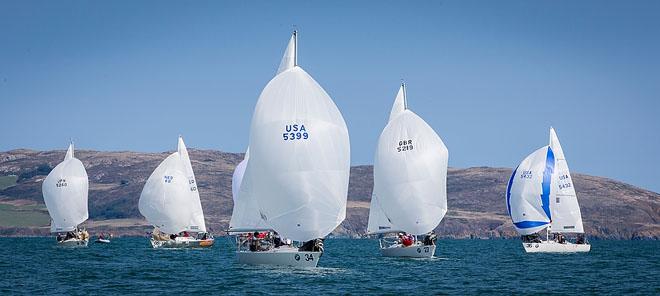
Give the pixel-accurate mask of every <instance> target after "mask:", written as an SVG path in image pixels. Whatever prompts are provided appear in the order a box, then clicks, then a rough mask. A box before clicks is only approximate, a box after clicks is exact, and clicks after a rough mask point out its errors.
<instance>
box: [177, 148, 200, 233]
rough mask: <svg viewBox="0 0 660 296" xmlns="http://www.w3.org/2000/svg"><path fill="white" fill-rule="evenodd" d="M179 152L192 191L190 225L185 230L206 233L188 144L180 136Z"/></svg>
mask: <svg viewBox="0 0 660 296" xmlns="http://www.w3.org/2000/svg"><path fill="white" fill-rule="evenodd" d="M177 146H178V148H177V151H178V153H179V155H180V156H181V162H183V166H184V168H185V172H186V177H187V178H188V187H189V189H190V192H189V194H190V197H191V199H190V209H191V212H190V223H188V227H186V229H185V230H187V231H193V232H206V222H205V221H204V211H203V210H202V201H201V199H200V198H199V190H198V188H197V180H195V173H194V172H193V169H192V164H191V163H190V156H188V149H187V148H186V144H185V143H183V138H182V137H181V136H179V143H178V145H177Z"/></svg>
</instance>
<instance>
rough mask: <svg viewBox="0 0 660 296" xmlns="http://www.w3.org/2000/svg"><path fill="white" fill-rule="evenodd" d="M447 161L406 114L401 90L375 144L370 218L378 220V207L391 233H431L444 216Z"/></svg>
mask: <svg viewBox="0 0 660 296" xmlns="http://www.w3.org/2000/svg"><path fill="white" fill-rule="evenodd" d="M448 155H449V153H448V150H447V147H446V146H445V144H444V143H443V142H442V140H441V139H440V137H439V136H438V135H437V134H436V133H435V131H434V130H433V128H431V127H430V126H429V125H428V124H427V123H426V122H425V121H424V120H423V119H422V118H420V117H419V116H417V114H415V113H414V112H412V111H410V110H408V109H407V108H406V98H405V86H404V85H402V86H401V89H400V90H399V93H398V95H397V99H396V100H395V102H394V106H393V107H392V111H391V113H390V121H389V122H388V124H387V126H386V127H385V129H384V130H383V132H382V133H381V135H380V138H379V140H378V148H377V150H376V156H375V163H374V191H373V195H372V196H375V197H377V199H376V200H372V204H371V209H370V213H371V212H374V213H375V214H374V215H370V217H373V218H376V217H380V216H381V215H382V214H380V213H378V211H379V209H378V208H379V207H378V205H380V209H381V210H382V212H383V214H385V216H386V217H387V218H388V220H389V222H390V223H391V225H392V228H395V229H397V230H402V231H405V232H407V233H411V234H424V233H428V232H429V231H431V230H433V229H435V227H437V226H438V224H439V223H440V221H441V220H442V218H443V217H444V216H445V214H446V213H447V185H446V184H447V183H446V182H447V161H448ZM370 222H371V221H370ZM374 222H375V221H374ZM371 225H374V224H373V223H371ZM379 228H380V225H379ZM371 230H374V229H373V228H372V229H371ZM371 230H369V231H370V232H372V231H371Z"/></svg>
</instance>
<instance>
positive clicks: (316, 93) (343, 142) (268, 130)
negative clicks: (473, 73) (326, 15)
mask: <svg viewBox="0 0 660 296" xmlns="http://www.w3.org/2000/svg"><path fill="white" fill-rule="evenodd" d="M295 46H296V35H295V33H294V36H293V39H292V41H290V42H289V46H288V47H287V51H286V53H285V56H284V58H283V61H282V63H281V65H283V66H281V67H280V69H279V70H278V74H277V75H276V76H275V77H274V78H273V79H272V80H271V81H270V82H269V83H268V84H267V85H266V87H265V88H264V90H263V91H262V93H261V95H260V96H259V100H258V102H257V105H256V107H255V111H254V115H253V118H252V123H251V127H250V160H249V162H248V164H247V168H246V171H245V175H244V177H243V183H242V185H241V189H240V193H239V199H243V197H244V194H247V195H248V196H249V197H250V198H254V199H255V200H256V201H257V204H258V208H259V215H260V217H261V218H262V219H263V220H264V221H265V222H266V223H267V225H268V226H270V227H271V228H272V229H274V230H275V231H277V232H279V233H280V234H281V235H282V236H283V237H287V238H290V239H293V240H297V241H307V240H311V239H315V238H321V237H325V236H326V235H328V234H329V233H330V232H332V231H333V230H334V229H335V228H336V227H337V226H338V225H339V224H340V223H341V222H342V221H343V220H344V218H345V217H346V195H347V192H348V176H349V169H350V150H349V149H350V148H349V138H348V130H347V128H346V123H345V122H344V119H343V117H342V115H341V113H340V112H339V110H338V109H337V106H336V105H335V104H334V102H333V101H332V99H331V98H330V96H328V94H327V93H326V92H325V90H323V88H322V87H321V86H320V85H319V84H318V83H317V82H316V81H315V80H314V79H313V78H312V77H311V76H309V74H307V72H305V71H304V70H303V69H302V68H300V67H299V66H297V65H296V64H295V60H296V57H295V53H296V48H295ZM291 53H293V57H292V56H291ZM291 59H293V61H294V62H293V63H291V62H289V60H291Z"/></svg>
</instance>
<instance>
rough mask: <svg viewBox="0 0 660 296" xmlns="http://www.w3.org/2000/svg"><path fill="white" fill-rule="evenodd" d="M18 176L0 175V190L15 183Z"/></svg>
mask: <svg viewBox="0 0 660 296" xmlns="http://www.w3.org/2000/svg"><path fill="white" fill-rule="evenodd" d="M17 180H18V176H0V190H3V189H5V188H9V187H11V186H14V185H16V181H17Z"/></svg>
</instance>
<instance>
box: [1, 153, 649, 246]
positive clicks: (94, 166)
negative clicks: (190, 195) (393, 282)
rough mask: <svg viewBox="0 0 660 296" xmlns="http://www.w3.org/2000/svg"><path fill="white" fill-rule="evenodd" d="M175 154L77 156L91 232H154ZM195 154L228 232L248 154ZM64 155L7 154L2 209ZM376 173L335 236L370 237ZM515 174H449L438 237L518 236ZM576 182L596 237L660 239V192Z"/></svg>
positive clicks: (209, 203)
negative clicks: (9, 182)
mask: <svg viewBox="0 0 660 296" xmlns="http://www.w3.org/2000/svg"><path fill="white" fill-rule="evenodd" d="M169 153H171V152H167V153H137V152H99V151H86V150H79V151H76V157H77V158H79V159H80V160H81V161H82V162H83V164H84V165H85V167H86V169H87V173H88V175H89V181H90V192H89V212H90V220H91V221H90V222H88V228H90V229H91V230H92V231H94V230H97V231H100V230H104V231H105V230H111V231H114V232H116V233H119V234H142V233H144V232H145V231H148V230H149V228H150V227H149V226H148V225H146V222H145V221H144V220H143V219H142V216H141V215H140V213H139V211H138V208H137V205H138V198H139V196H140V192H141V191H142V186H143V185H144V182H145V181H146V179H147V178H148V177H149V175H150V174H151V172H152V171H153V170H154V169H155V168H156V166H157V165H158V164H159V163H160V161H162V160H163V159H165V157H167V155H168V154H169ZM189 153H190V157H191V160H192V166H193V169H194V171H195V176H196V178H197V183H198V188H199V192H200V195H201V199H202V206H203V208H204V213H205V215H206V220H207V225H208V226H209V228H210V229H212V230H213V232H215V233H220V232H222V231H223V230H225V229H226V228H227V224H228V222H229V218H230V216H231V211H232V206H233V203H232V198H231V176H232V173H233V170H234V167H235V166H236V165H237V164H238V163H239V162H240V161H241V160H242V158H243V155H242V154H236V153H224V152H219V151H213V150H196V149H190V150H189ZM64 154H65V152H64V151H63V150H59V151H33V150H12V151H8V152H0V176H5V175H17V176H19V178H18V182H17V184H16V185H14V186H11V187H8V188H6V189H4V190H1V191H0V204H3V203H4V204H11V205H16V204H32V205H34V204H37V205H38V204H43V198H42V196H41V182H42V181H43V179H44V178H45V177H46V175H47V174H48V172H49V171H50V170H51V169H52V168H53V167H54V166H55V165H57V164H58V163H59V162H60V161H62V159H63V158H64ZM372 173H373V172H372V167H371V166H355V167H352V168H351V177H350V185H349V192H348V200H349V202H348V209H347V214H346V221H344V223H342V225H341V226H340V227H339V228H338V229H337V230H336V231H335V234H336V235H348V236H359V235H362V234H364V232H365V229H366V224H367V218H368V215H369V201H370V198H371V189H372V186H373V174H372ZM510 174H511V169H507V168H489V167H479V168H468V169H450V170H449V174H448V181H447V184H448V185H447V192H448V206H449V212H448V213H447V216H446V218H445V219H444V220H443V221H442V223H441V224H440V225H439V226H438V229H437V232H438V233H439V234H440V235H441V236H445V237H456V238H469V237H479V238H488V237H515V236H517V234H516V232H515V230H514V229H513V226H512V224H511V221H510V219H509V217H508V215H507V212H506V205H505V202H504V192H505V189H506V183H507V181H508V178H509V176H510ZM573 179H574V183H575V187H576V189H577V192H578V198H579V201H580V205H581V209H582V215H583V220H584V223H585V229H586V231H587V233H588V235H589V236H590V237H598V238H619V239H636V238H653V239H658V238H660V201H659V197H660V194H658V193H655V192H651V191H648V190H644V189H641V188H637V187H634V186H631V185H628V184H625V183H622V182H618V181H615V180H610V179H607V178H601V177H594V176H587V175H582V174H576V173H573ZM17 215H21V214H20V213H17ZM19 217H20V216H19ZM26 217H27V216H26ZM24 224H25V223H23V224H21V225H23V226H13V225H4V226H0V234H4V235H13V234H46V233H47V232H48V228H47V227H45V226H47V225H32V226H25V225H24ZM28 224H29V223H28Z"/></svg>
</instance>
